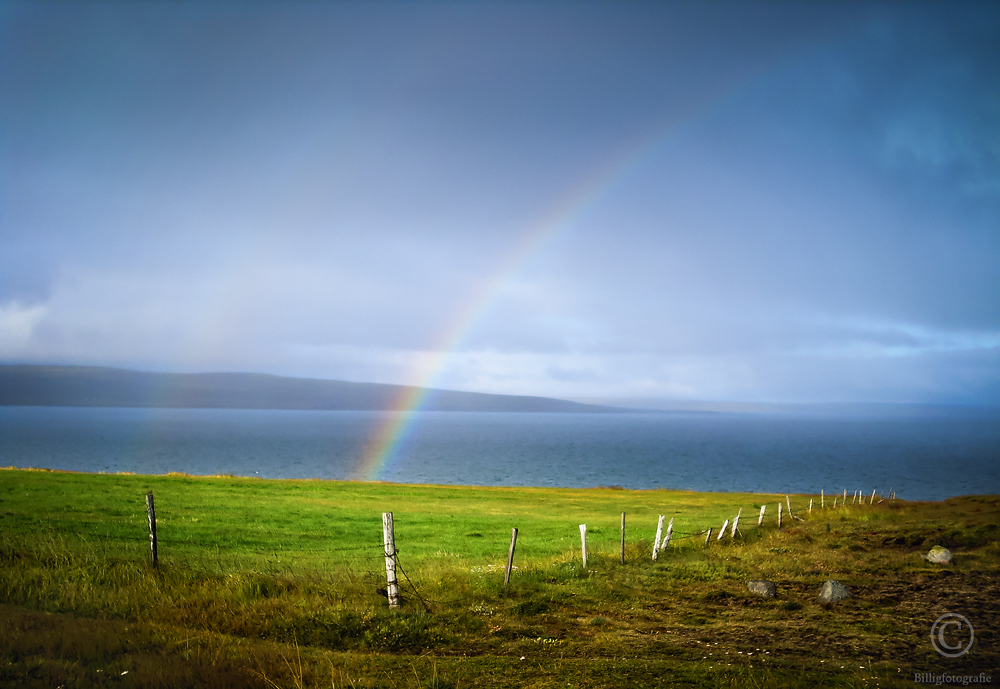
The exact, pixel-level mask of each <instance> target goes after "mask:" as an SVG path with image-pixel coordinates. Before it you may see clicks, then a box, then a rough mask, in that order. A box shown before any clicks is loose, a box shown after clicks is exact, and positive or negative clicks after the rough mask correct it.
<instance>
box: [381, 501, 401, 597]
mask: <svg viewBox="0 0 1000 689" xmlns="http://www.w3.org/2000/svg"><path fill="white" fill-rule="evenodd" d="M382 540H383V543H384V544H385V580H386V587H385V589H386V594H387V595H388V597H389V608H390V609H391V610H395V609H396V608H398V607H399V583H398V582H397V581H396V536H395V534H394V532H393V525H392V512H383V513H382Z"/></svg>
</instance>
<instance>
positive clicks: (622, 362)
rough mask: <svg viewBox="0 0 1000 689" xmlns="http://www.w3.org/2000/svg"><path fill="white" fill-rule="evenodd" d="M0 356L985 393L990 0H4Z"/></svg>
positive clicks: (995, 34) (529, 388) (609, 388)
mask: <svg viewBox="0 0 1000 689" xmlns="http://www.w3.org/2000/svg"><path fill="white" fill-rule="evenodd" d="M0 94H2V96H0V247H2V250H0V361H2V362H7V363H52V364H86V365H110V366H121V367H129V368H138V369H145V370H160V371H256V372H267V373H276V374H283V375H293V376H304V377H318V378H334V379H344V380H356V381H372V382H386V383H416V384H425V385H434V386H438V387H445V388H453V389H462V390H476V391H482V392H500V393H516V394H536V395H547V396H557V397H606V398H612V397H644V398H670V399H710V400H729V401H758V402H832V401H852V402H935V403H963V404H990V405H1000V5H998V4H996V3H981V2H977V3H968V4H964V3H887V4H880V3H854V2H845V3H779V2H768V3H753V2H748V3H739V4H735V3H734V4H727V3H714V2H705V3H690V2H684V3H636V2H623V3H590V2H572V3H570V2H565V3H563V2H546V3H497V4H492V3H458V2H455V3H450V2H441V3H433V2H432V3H392V2H381V3H312V2H309V3H307V2H300V3H295V2H293V3H277V2H274V3H269V2H258V3H185V2H180V3H173V2H171V3H59V2H49V3H18V2H10V3H4V4H3V5H2V6H0Z"/></svg>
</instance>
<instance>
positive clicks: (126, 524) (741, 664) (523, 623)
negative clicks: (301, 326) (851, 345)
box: [0, 470, 1000, 687]
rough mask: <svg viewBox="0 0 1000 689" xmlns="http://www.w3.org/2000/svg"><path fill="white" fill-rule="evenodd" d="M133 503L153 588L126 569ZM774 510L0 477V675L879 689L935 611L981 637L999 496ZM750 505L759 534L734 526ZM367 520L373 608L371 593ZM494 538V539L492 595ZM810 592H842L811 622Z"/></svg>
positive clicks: (421, 490) (992, 657) (660, 495)
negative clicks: (848, 594) (664, 534)
mask: <svg viewBox="0 0 1000 689" xmlns="http://www.w3.org/2000/svg"><path fill="white" fill-rule="evenodd" d="M148 490H153V491H154V494H155V496H156V507H157V516H158V534H159V537H160V538H161V539H162V541H161V544H160V555H161V562H160V566H159V567H158V568H153V567H152V566H151V565H150V563H149V551H148V541H147V539H146V530H147V526H146V510H145V498H144V496H145V493H146V492H147V491H148ZM778 499H779V496H761V495H754V494H707V493H706V494H696V493H689V492H667V491H623V490H613V489H594V490H558V489H501V488H460V487H451V486H446V487H435V486H404V485H390V484H366V483H338V482H326V481H262V480H254V479H234V478H231V477H218V478H195V477H185V476H170V477H148V476H121V475H82V474H64V473H47V472H27V471H14V470H4V471H0V501H2V502H0V604H2V605H3V609H2V610H0V613H2V614H0V634H2V639H3V641H0V651H2V656H0V680H2V681H3V682H6V683H21V682H24V681H26V683H27V684H28V685H31V683H32V682H35V683H36V684H37V686H57V685H58V684H65V685H66V686H72V685H74V684H81V685H82V684H87V683H90V684H92V685H95V686H101V685H103V684H107V685H109V686H110V685H111V684H112V683H113V682H112V679H111V678H112V677H114V683H118V684H115V685H116V686H118V685H119V684H120V683H122V682H126V681H132V682H135V684H136V685H137V686H138V685H141V686H157V685H159V686H173V685H176V684H178V683H180V684H188V685H191V684H194V685H201V686H268V687H273V686H280V687H293V686H344V687H348V686H366V687H368V686H386V687H389V686H393V687H417V686H473V685H475V684H497V683H500V684H505V685H513V686H518V685H531V686H566V684H567V682H569V683H570V684H573V685H577V686H609V687H611V686H647V685H648V686H664V685H673V686H705V687H720V686H721V687H729V686H845V687H846V686H851V687H854V686H897V685H898V686H904V685H906V684H907V683H908V684H912V671H913V669H914V668H918V669H921V671H923V670H926V669H928V668H934V667H941V660H940V658H939V657H938V656H936V655H935V654H934V653H933V651H932V649H931V648H930V646H929V644H928V643H927V640H926V636H927V631H928V629H929V624H930V621H931V620H933V618H934V617H936V616H937V614H940V612H938V611H939V610H940V611H941V612H943V611H945V609H948V608H950V607H955V606H967V607H966V608H963V609H972V610H974V611H975V612H974V614H975V621H976V624H977V632H978V629H979V627H978V625H979V624H981V625H982V629H983V630H984V631H983V633H984V634H985V635H986V636H985V638H986V639H989V638H990V637H989V632H988V630H989V629H992V628H995V624H996V621H997V608H998V606H997V604H996V603H995V601H996V600H997V593H998V591H997V588H998V586H997V584H996V581H997V579H998V577H997V576H996V575H997V573H998V569H1000V567H998V564H1000V545H998V534H1000V526H998V522H1000V518H998V517H1000V513H998V505H1000V499H998V498H996V497H973V498H963V499H955V500H950V501H946V502H943V503H905V502H902V501H899V502H896V503H889V502H884V503H882V504H880V505H874V506H869V505H864V506H848V507H846V508H838V509H837V510H833V509H829V508H828V509H826V510H820V509H819V508H818V507H817V508H815V509H814V512H813V514H811V515H810V514H808V513H807V512H806V510H805V507H806V506H807V505H808V497H803V496H792V505H793V508H795V511H796V514H797V515H799V516H801V519H795V520H790V521H787V522H786V524H785V528H784V529H782V530H780V531H779V530H777V529H776V525H775V523H774V516H775V515H774V511H775V507H776V504H777V500H778ZM780 499H781V500H784V496H783V495H782V496H780ZM762 501H767V503H768V505H769V507H768V520H767V522H766V523H765V528H763V529H758V528H757V526H756V524H757V518H756V517H757V512H758V510H759V505H760V504H761V502H762ZM817 502H818V501H817ZM740 508H742V509H743V517H742V519H741V522H740V533H739V535H738V536H737V538H736V539H735V540H734V539H731V538H730V537H729V536H728V534H727V536H726V537H725V538H724V539H723V540H722V541H716V540H715V536H714V535H713V537H712V540H711V542H710V544H709V545H708V547H706V546H705V544H704V537H703V536H700V535H698V536H693V537H687V538H685V537H684V536H687V535H689V534H694V533H697V532H700V531H702V530H703V529H705V528H707V527H708V526H712V527H713V528H715V529H718V527H719V526H721V524H722V521H723V520H724V519H726V518H730V519H731V518H732V517H733V516H735V513H736V511H737V510H738V509H740ZM389 510H391V511H393V512H394V515H395V522H396V537H397V546H398V548H399V549H400V565H401V567H402V569H401V574H400V579H401V589H402V593H403V607H402V609H401V610H400V611H398V612H396V611H390V610H389V609H388V607H387V602H386V599H385V597H384V595H383V593H382V592H380V589H383V588H384V587H385V572H384V557H383V556H382V553H381V544H380V542H381V512H382V511H389ZM622 511H625V512H626V513H627V527H628V530H627V533H626V553H625V555H626V564H625V565H624V566H623V565H622V564H621V563H620V560H619V558H620V552H619V547H620V531H619V528H620V518H621V517H620V515H621V512H622ZM659 514H665V515H667V516H668V518H669V517H670V516H673V517H674V519H675V540H674V541H673V542H672V543H671V545H670V547H669V548H668V550H667V551H665V552H664V553H663V554H662V555H661V557H660V559H659V560H657V561H656V562H654V561H652V558H651V555H652V541H653V535H654V531H655V527H656V519H657V515H659ZM580 523H586V524H587V525H588V563H587V567H586V568H584V567H583V566H582V563H581V561H580V543H579V529H578V525H579V524H580ZM512 526H517V527H518V528H519V530H520V533H519V538H518V545H517V555H516V557H515V566H516V567H517V569H516V570H515V571H514V575H513V577H512V580H511V585H510V587H509V588H508V587H504V585H503V566H504V564H505V561H506V554H507V547H508V545H509V539H510V529H511V527H512ZM935 543H939V544H941V545H945V546H947V547H950V548H952V549H953V550H954V551H955V553H956V563H955V564H954V565H952V566H949V567H946V568H942V567H940V566H934V565H930V564H929V563H927V562H926V561H924V560H922V559H921V557H920V553H921V552H925V551H926V549H927V548H928V547H929V546H930V545H932V544H935ZM758 578H764V579H769V580H772V581H774V582H776V583H777V585H778V591H779V594H778V597H777V598H776V599H774V600H768V599H763V598H758V597H756V596H752V595H751V594H749V592H748V591H747V588H746V582H747V581H748V580H749V579H758ZM829 578H834V579H838V580H839V581H841V582H843V583H844V584H846V585H847V586H848V587H849V588H851V590H852V591H853V592H854V593H855V596H854V597H853V598H851V599H849V600H848V601H845V602H844V603H842V604H838V605H836V606H828V605H820V604H819V603H817V602H816V600H815V596H816V593H817V592H818V589H819V586H820V584H821V583H822V582H823V581H825V580H826V579H829ZM970 592H971V593H970ZM970 596H971V597H970ZM969 606H972V607H969ZM928 616H930V617H928ZM976 651H977V653H976V654H975V655H973V654H970V656H969V657H967V658H966V659H965V661H966V663H965V665H964V666H963V667H965V668H966V669H969V668H979V667H987V668H990V667H996V665H997V663H996V661H997V660H998V659H1000V656H998V654H997V652H996V650H995V646H990V645H985V644H983V645H980V646H979V647H978V648H977V649H976ZM522 657H523V658H524V660H523V661H522V660H521V658H522ZM862 665H864V669H862ZM841 666H843V667H841ZM977 671H978V670H977ZM114 673H118V674H117V675H115V674H114ZM121 673H126V674H121ZM907 673H910V674H909V675H907ZM27 680H30V681H27ZM18 685H20V684H18Z"/></svg>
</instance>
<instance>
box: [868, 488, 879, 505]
mask: <svg viewBox="0 0 1000 689" xmlns="http://www.w3.org/2000/svg"><path fill="white" fill-rule="evenodd" d="M875 490H878V488H876V489H875ZM875 490H873V491H872V497H871V500H869V501H868V504H869V505H874V504H875Z"/></svg>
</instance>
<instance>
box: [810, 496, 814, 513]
mask: <svg viewBox="0 0 1000 689" xmlns="http://www.w3.org/2000/svg"><path fill="white" fill-rule="evenodd" d="M812 513H813V499H812V498H809V514H812Z"/></svg>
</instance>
